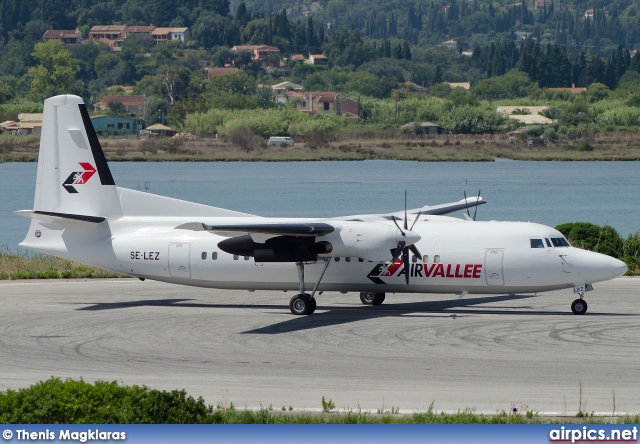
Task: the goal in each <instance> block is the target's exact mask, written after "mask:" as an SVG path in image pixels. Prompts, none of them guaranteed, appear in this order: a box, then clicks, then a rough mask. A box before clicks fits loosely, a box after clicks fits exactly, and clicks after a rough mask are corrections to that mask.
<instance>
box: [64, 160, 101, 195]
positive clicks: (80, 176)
mask: <svg viewBox="0 0 640 444" xmlns="http://www.w3.org/2000/svg"><path fill="white" fill-rule="evenodd" d="M79 163H80V166H81V167H82V168H84V171H74V172H73V173H71V174H69V177H67V180H65V181H64V183H63V184H62V186H63V187H64V189H65V190H67V192H68V193H77V192H78V190H76V189H75V187H74V186H73V185H82V184H85V183H87V182H88V181H89V179H91V176H93V175H94V174H95V172H96V169H95V168H94V167H93V165H91V164H90V163H89V162H79Z"/></svg>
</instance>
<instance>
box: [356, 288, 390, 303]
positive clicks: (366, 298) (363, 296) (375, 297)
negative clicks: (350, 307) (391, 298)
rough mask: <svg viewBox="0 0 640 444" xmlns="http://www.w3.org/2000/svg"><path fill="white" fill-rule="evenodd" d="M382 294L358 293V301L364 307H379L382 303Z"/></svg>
mask: <svg viewBox="0 0 640 444" xmlns="http://www.w3.org/2000/svg"><path fill="white" fill-rule="evenodd" d="M384 296H385V295H384V293H374V292H372V291H362V292H360V301H361V302H362V303H363V304H364V305H380V304H382V303H383V302H384Z"/></svg>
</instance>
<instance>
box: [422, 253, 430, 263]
mask: <svg viewBox="0 0 640 444" xmlns="http://www.w3.org/2000/svg"><path fill="white" fill-rule="evenodd" d="M422 262H424V263H425V264H426V263H427V262H429V255H428V254H425V255H424V256H422Z"/></svg>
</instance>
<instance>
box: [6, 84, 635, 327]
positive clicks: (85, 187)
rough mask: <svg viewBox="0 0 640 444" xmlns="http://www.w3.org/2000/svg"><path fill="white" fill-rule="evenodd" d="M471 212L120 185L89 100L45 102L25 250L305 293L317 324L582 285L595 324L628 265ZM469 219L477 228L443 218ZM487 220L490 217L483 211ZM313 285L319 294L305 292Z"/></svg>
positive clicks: (551, 233)
mask: <svg viewBox="0 0 640 444" xmlns="http://www.w3.org/2000/svg"><path fill="white" fill-rule="evenodd" d="M483 203H485V201H484V200H482V198H481V197H480V195H479V193H478V196H477V197H475V198H472V199H467V198H466V196H465V199H464V200H461V201H459V202H453V203H449V204H443V205H437V206H425V207H423V208H420V209H414V210H409V211H407V210H406V196H405V210H404V211H400V212H397V213H390V214H367V215H353V216H347V217H335V218H323V219H315V218H305V219H301V218H271V217H269V218H266V217H259V216H255V215H251V214H245V213H239V212H236V211H231V210H226V209H222V208H216V207H210V206H206V205H201V204H197V203H192V202H187V201H183V200H178V199H172V198H168V197H163V196H157V195H153V194H148V193H144V192H140V191H134V190H129V189H125V188H120V187H117V186H116V185H115V182H114V180H113V176H112V175H111V172H110V170H109V166H108V165H107V161H106V159H105V156H104V153H103V151H102V148H101V147H100V143H99V142H98V138H97V136H96V133H95V131H94V129H93V126H92V124H91V120H90V118H89V114H88V113H87V110H86V108H85V105H84V103H83V102H82V99H81V98H80V97H76V96H56V97H52V98H50V99H47V100H45V102H44V118H43V126H42V136H41V140H40V157H39V160H38V173H37V179H36V192H35V200H34V204H33V210H22V211H17V212H16V214H18V215H20V216H25V217H29V218H31V219H32V220H31V226H30V229H29V232H28V234H27V236H26V238H25V240H24V241H23V242H22V243H21V244H20V245H21V246H22V247H24V248H28V249H30V250H35V251H39V252H41V253H46V254H50V255H53V256H58V257H62V258H65V259H71V260H74V261H78V262H82V263H85V264H90V265H94V266H97V267H101V268H105V269H109V270H113V271H116V272H121V273H126V274H129V275H132V276H137V277H138V278H140V279H141V280H144V279H153V280H157V281H164V282H170V283H174V284H182V285H191V286H198V287H211V288H222V289H244V290H283V291H289V290H294V291H295V290H298V291H299V294H296V295H295V296H293V297H292V298H291V301H290V303H289V307H290V309H291V312H292V313H293V314H296V315H309V314H312V313H313V312H314V310H315V308H316V301H315V297H314V296H315V294H316V292H318V291H320V292H323V291H339V292H343V293H345V292H360V299H361V301H362V303H364V304H368V305H378V304H381V303H382V302H383V300H384V299H385V294H386V293H394V292H402V293H452V294H458V295H460V297H463V296H465V295H466V294H468V293H473V294H516V293H537V292H543V291H549V290H558V289H569V290H573V293H574V294H577V295H578V296H579V297H578V299H576V300H575V301H574V302H573V304H572V305H571V309H572V311H573V313H575V314H584V313H585V312H586V311H587V303H586V301H585V300H584V299H583V298H584V294H585V292H587V291H590V290H592V289H593V286H592V284H593V283H594V282H599V281H605V280H609V279H613V278H615V277H617V276H621V275H623V274H624V273H625V272H626V270H627V267H626V265H625V264H624V262H621V261H619V260H617V259H614V258H611V257H609V256H605V255H602V254H599V253H593V252H590V251H585V250H581V249H579V248H574V247H572V246H571V245H569V243H568V242H567V240H566V239H565V238H564V236H563V235H562V234H561V233H560V232H558V231H557V230H555V229H553V228H550V227H547V226H545V225H540V224H535V223H529V222H496V221H489V222H479V221H475V217H473V218H471V217H468V216H469V210H468V208H469V207H472V206H477V205H480V204H483ZM465 209H466V210H467V220H464V219H458V218H453V217H447V216H442V215H443V214H448V213H451V212H453V211H459V210H465ZM476 210H477V208H476ZM308 284H309V285H312V288H313V290H312V291H311V293H307V292H306V291H305V288H307V285H308Z"/></svg>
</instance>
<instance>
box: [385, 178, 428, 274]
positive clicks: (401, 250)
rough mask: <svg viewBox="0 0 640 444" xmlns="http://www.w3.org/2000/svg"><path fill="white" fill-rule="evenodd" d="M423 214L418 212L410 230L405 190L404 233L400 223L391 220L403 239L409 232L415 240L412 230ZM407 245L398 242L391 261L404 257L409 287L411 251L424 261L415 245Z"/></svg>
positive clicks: (402, 241)
mask: <svg viewBox="0 0 640 444" xmlns="http://www.w3.org/2000/svg"><path fill="white" fill-rule="evenodd" d="M421 214H422V210H420V211H418V215H417V216H416V218H415V219H414V220H413V223H412V224H411V228H409V224H408V221H407V190H404V221H403V226H404V231H403V230H402V228H400V225H398V221H397V219H396V218H395V217H392V218H391V220H393V223H394V224H396V227H398V231H400V235H401V236H402V237H407V232H409V233H411V234H412V235H413V236H411V237H413V238H414V239H415V236H417V235H415V234H413V233H412V230H413V227H414V226H415V224H416V222H417V221H418V219H419V218H420V215H421ZM418 239H419V237H418ZM406 245H407V242H406V241H405V240H401V241H399V242H398V245H397V246H396V248H395V250H393V252H392V254H393V258H392V259H391V263H394V262H395V261H396V260H398V258H399V257H400V256H401V255H402V263H403V264H404V270H405V273H404V277H405V281H406V282H407V285H408V284H409V270H410V266H411V265H410V264H409V251H411V252H412V253H413V254H414V255H415V256H416V257H418V258H419V259H422V255H421V254H420V251H418V248H417V247H416V246H415V244H411V245H409V246H408V247H407V246H406Z"/></svg>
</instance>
